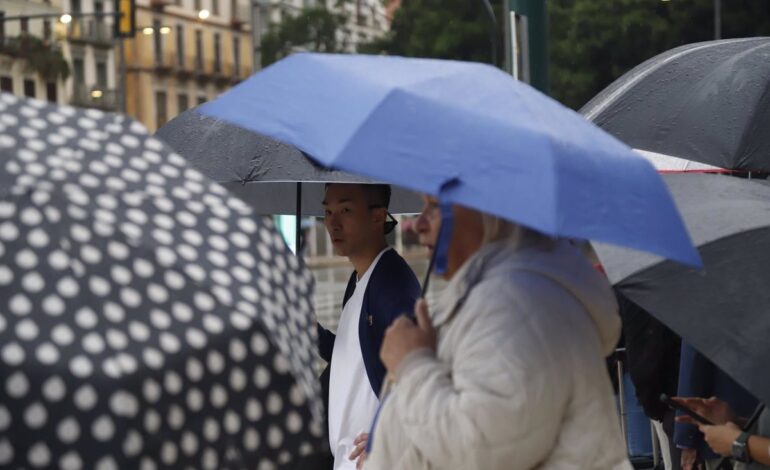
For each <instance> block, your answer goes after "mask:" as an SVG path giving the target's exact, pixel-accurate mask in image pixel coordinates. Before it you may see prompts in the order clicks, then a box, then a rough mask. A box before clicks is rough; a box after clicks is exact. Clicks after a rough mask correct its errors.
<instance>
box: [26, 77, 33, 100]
mask: <svg viewBox="0 0 770 470" xmlns="http://www.w3.org/2000/svg"><path fill="white" fill-rule="evenodd" d="M24 96H26V97H27V98H34V97H35V81H34V80H24Z"/></svg>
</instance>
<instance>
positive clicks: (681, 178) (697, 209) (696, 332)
mask: <svg viewBox="0 0 770 470" xmlns="http://www.w3.org/2000/svg"><path fill="white" fill-rule="evenodd" d="M664 180H665V181H666V184H667V185H668V187H669V190H670V191H671V194H672V195H673V197H674V200H675V202H676V204H677V206H678V207H679V210H680V212H681V213H682V216H683V218H684V220H685V223H686V225H687V228H688V230H689V232H690V235H691V236H692V239H693V241H694V243H695V244H696V246H698V247H699V251H700V254H701V257H702V259H703V264H704V269H703V270H702V271H697V270H693V269H688V268H686V267H684V266H682V265H679V264H676V263H672V262H670V261H664V260H661V259H659V258H655V257H653V256H649V255H647V254H645V253H640V252H634V251H630V250H624V249H620V248H616V247H613V246H608V245H600V244H595V248H596V251H597V254H598V255H599V259H600V260H601V262H602V264H603V266H604V269H605V270H606V272H607V275H608V277H609V279H610V281H611V282H612V283H613V284H614V285H615V287H616V288H617V289H619V290H620V291H621V292H622V293H623V295H625V296H626V297H627V298H628V299H630V300H632V301H633V302H634V303H636V304H637V305H639V306H641V307H642V308H644V309H645V310H647V311H648V312H650V313H651V314H652V315H654V316H656V317H657V318H658V319H659V320H660V321H662V322H663V323H665V324H666V325H667V326H668V327H669V328H671V329H672V330H674V331H675V332H676V333H677V334H679V335H680V336H681V337H682V338H683V339H685V340H686V341H687V342H689V343H691V344H692V345H693V346H694V347H695V348H696V349H698V350H699V351H700V352H702V353H703V354H704V355H705V356H707V357H708V358H709V359H710V360H711V361H713V362H714V363H715V364H716V365H717V366H719V367H720V368H721V369H722V370H724V371H725V372H726V373H727V374H729V375H730V376H732V377H733V378H734V379H735V380H736V381H738V382H739V383H740V384H741V385H743V386H744V387H745V388H746V389H747V390H748V391H750V392H751V393H753V394H754V395H756V396H757V398H759V399H760V400H762V401H764V402H765V403H770V380H768V376H770V362H768V358H770V341H768V338H770V315H768V308H770V289H768V288H767V285H768V281H770V185H767V184H766V183H763V182H755V181H749V180H745V179H740V178H734V177H729V176H722V175H694V174H689V175H664Z"/></svg>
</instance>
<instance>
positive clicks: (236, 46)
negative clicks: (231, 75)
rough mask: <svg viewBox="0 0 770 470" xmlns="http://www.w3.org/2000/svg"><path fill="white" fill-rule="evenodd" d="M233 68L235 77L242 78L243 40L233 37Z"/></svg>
mask: <svg viewBox="0 0 770 470" xmlns="http://www.w3.org/2000/svg"><path fill="white" fill-rule="evenodd" d="M233 66H234V67H235V76H236V78H240V76H241V38H239V37H238V36H234V37H233Z"/></svg>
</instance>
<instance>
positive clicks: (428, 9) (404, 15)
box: [359, 0, 503, 63]
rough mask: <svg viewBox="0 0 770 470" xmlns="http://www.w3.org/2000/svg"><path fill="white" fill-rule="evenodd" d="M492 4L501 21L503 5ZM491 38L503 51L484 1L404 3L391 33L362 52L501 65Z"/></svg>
mask: <svg viewBox="0 0 770 470" xmlns="http://www.w3.org/2000/svg"><path fill="white" fill-rule="evenodd" d="M491 3H492V6H493V8H494V10H495V12H498V17H499V12H500V11H501V5H502V1H501V0H493V1H492V2H491ZM498 23H499V22H498ZM492 38H494V41H495V43H496V44H495V47H496V49H497V51H502V44H503V43H502V39H503V38H502V29H501V27H500V25H499V24H498V25H497V27H495V25H493V24H492V23H491V19H490V18H489V16H488V14H487V12H486V9H485V6H484V3H483V0H404V1H403V3H402V4H401V7H400V8H399V9H398V10H396V13H395V16H394V18H393V23H392V24H391V31H390V33H389V34H388V35H386V36H385V37H384V38H381V39H378V40H375V41H373V42H372V43H370V44H366V45H362V46H360V47H359V51H360V52H366V53H370V54H390V55H400V56H406V57H433V58H439V59H455V60H467V61H472V62H486V63H498V62H499V61H500V57H499V56H500V52H498V57H497V58H493V57H492V44H491V42H492Z"/></svg>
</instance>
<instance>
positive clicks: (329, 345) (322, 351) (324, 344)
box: [316, 322, 336, 362]
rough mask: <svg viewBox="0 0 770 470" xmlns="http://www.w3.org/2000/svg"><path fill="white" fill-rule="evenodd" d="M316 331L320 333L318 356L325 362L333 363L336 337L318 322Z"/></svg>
mask: <svg viewBox="0 0 770 470" xmlns="http://www.w3.org/2000/svg"><path fill="white" fill-rule="evenodd" d="M316 330H317V331H318V354H319V355H320V356H321V358H322V359H323V360H324V361H326V362H331V360H332V351H333V350H334V340H335V338H336V336H335V335H334V333H332V332H331V331H329V330H327V329H326V328H324V327H322V326H321V324H320V323H318V322H316Z"/></svg>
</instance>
